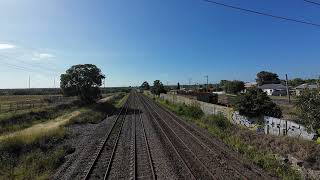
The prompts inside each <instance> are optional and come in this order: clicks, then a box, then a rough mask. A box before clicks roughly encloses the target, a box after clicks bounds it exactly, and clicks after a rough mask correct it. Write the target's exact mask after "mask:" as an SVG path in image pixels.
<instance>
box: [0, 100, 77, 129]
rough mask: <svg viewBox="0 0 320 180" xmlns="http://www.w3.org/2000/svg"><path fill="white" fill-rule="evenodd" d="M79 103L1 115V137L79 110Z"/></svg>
mask: <svg viewBox="0 0 320 180" xmlns="http://www.w3.org/2000/svg"><path fill="white" fill-rule="evenodd" d="M78 106H79V104H78V103H77V102H74V103H70V104H62V105H58V106H55V107H50V108H40V109H33V110H30V111H24V112H19V113H14V112H11V113H6V114H1V115H0V135H1V134H4V133H9V132H13V131H18V130H21V129H25V128H28V127H31V126H32V125H34V124H37V123H41V122H45V121H47V120H50V119H53V118H56V117H58V116H60V115H62V114H65V113H67V112H70V111H71V110H74V109H75V108H77V107H78Z"/></svg>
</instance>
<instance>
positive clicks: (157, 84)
mask: <svg viewBox="0 0 320 180" xmlns="http://www.w3.org/2000/svg"><path fill="white" fill-rule="evenodd" d="M151 92H152V93H153V94H156V95H160V93H166V90H165V89H164V86H163V84H162V82H161V81H160V80H155V81H154V82H153V87H152V89H151Z"/></svg>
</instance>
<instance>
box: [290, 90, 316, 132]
mask: <svg viewBox="0 0 320 180" xmlns="http://www.w3.org/2000/svg"><path fill="white" fill-rule="evenodd" d="M296 107H297V110H298V115H299V122H300V123H302V124H304V125H305V126H306V127H307V128H308V129H309V130H312V131H313V130H317V129H320V92H319V90H308V89H306V90H305V91H303V92H302V94H301V95H300V96H297V102H296Z"/></svg>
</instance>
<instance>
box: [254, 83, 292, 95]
mask: <svg viewBox="0 0 320 180" xmlns="http://www.w3.org/2000/svg"><path fill="white" fill-rule="evenodd" d="M259 88H260V89H261V90H262V91H263V92H265V93H267V95H268V96H285V95H287V88H286V86H284V85H282V84H264V85H262V86H259Z"/></svg>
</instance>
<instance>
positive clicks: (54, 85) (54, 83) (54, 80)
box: [53, 77, 56, 88]
mask: <svg viewBox="0 0 320 180" xmlns="http://www.w3.org/2000/svg"><path fill="white" fill-rule="evenodd" d="M53 88H56V78H55V77H53Z"/></svg>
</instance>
